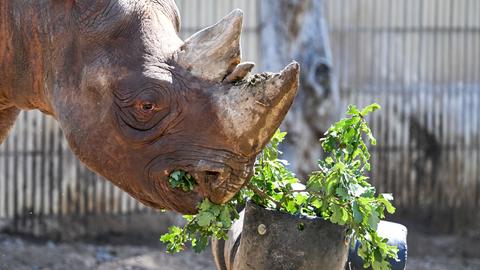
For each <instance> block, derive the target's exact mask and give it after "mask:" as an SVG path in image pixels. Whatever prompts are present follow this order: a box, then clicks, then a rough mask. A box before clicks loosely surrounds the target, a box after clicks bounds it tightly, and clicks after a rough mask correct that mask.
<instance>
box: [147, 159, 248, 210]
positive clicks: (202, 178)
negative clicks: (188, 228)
mask: <svg viewBox="0 0 480 270" xmlns="http://www.w3.org/2000/svg"><path fill="white" fill-rule="evenodd" d="M157 165H160V164H157ZM165 165H166V164H165V163H162V164H161V165H160V166H157V168H160V167H161V168H162V169H161V170H154V169H152V170H151V171H150V177H149V179H151V180H149V182H150V183H152V184H153V188H152V189H151V190H152V192H153V194H150V197H151V198H152V199H151V201H152V200H153V201H159V203H158V205H160V207H158V208H165V209H169V210H174V211H177V212H180V213H184V214H192V213H196V212H197V205H198V204H199V203H200V202H201V201H202V200H203V199H205V198H208V199H209V200H210V201H212V202H214V203H217V204H223V203H226V202H228V201H229V200H231V199H232V198H233V197H234V196H235V194H236V193H237V192H238V191H239V190H240V189H241V188H242V187H243V186H244V185H245V184H246V183H247V182H248V180H249V179H250V177H251V174H252V172H253V161H244V162H240V161H235V162H233V161H231V160H230V161H228V162H222V161H205V159H203V160H200V161H198V160H197V161H193V160H188V159H186V160H183V161H181V162H178V161H177V162H174V163H171V164H168V165H167V166H165ZM177 170H181V171H184V172H186V173H188V174H190V175H191V176H192V177H193V179H194V180H195V185H194V188H193V189H192V190H191V191H184V190H182V189H181V188H174V187H172V186H171V184H170V181H169V176H170V174H171V173H172V172H174V171H177Z"/></svg>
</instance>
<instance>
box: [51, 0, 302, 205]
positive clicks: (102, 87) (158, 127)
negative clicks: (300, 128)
mask: <svg viewBox="0 0 480 270" xmlns="http://www.w3.org/2000/svg"><path fill="white" fill-rule="evenodd" d="M80 2H81V1H80ZM90 2H92V1H90ZM103 2H108V4H105V6H103V7H102V4H101V3H103ZM130 2H131V3H130ZM138 2H142V1H99V2H96V3H95V1H93V2H92V3H91V5H89V6H88V7H82V6H81V5H78V6H76V7H75V8H76V9H78V10H81V11H82V12H78V13H77V14H79V15H78V16H77V20H78V21H79V22H81V23H80V24H79V26H78V29H79V30H78V37H77V38H75V39H74V42H73V45H69V47H68V48H66V53H65V56H66V57H65V59H66V60H65V63H64V65H63V66H62V70H61V72H63V73H66V74H67V75H64V76H63V77H62V76H60V77H61V79H59V80H58V82H56V86H55V89H54V91H53V95H52V96H53V97H52V99H53V100H54V102H53V107H54V109H55V115H56V117H57V118H58V119H59V121H60V123H61V126H62V128H63V130H64V132H65V134H66V137H67V139H68V141H69V144H70V146H71V148H72V149H73V150H74V152H75V153H76V155H77V156H78V157H79V158H80V159H81V160H82V161H83V162H84V163H85V164H86V165H87V166H88V167H89V168H91V169H92V170H94V171H96V172H97V173H99V174H100V175H102V176H104V177H105V178H107V179H108V180H110V181H111V182H113V183H114V184H115V185H117V186H119V187H120V188H122V189H123V190H125V191H127V192H128V193H129V194H131V195H132V196H133V197H135V198H136V199H138V200H140V201H141V202H143V203H144V204H146V205H148V206H151V207H154V208H163V209H171V210H176V211H179V212H182V213H193V212H195V211H196V205H197V204H198V202H199V201H200V200H201V199H202V198H205V197H208V198H209V199H211V200H212V201H213V202H216V203H224V202H226V201H228V200H229V199H231V198H232V197H233V196H234V194H235V193H236V192H237V191H238V190H239V189H240V188H241V187H242V186H244V185H245V184H246V183H247V181H248V180H249V178H250V176H251V175H252V172H253V164H254V161H255V157H256V155H258V154H259V153H260V151H261V149H262V148H263V147H264V146H265V145H266V143H267V142H268V141H269V139H270V138H271V136H272V134H273V133H274V132H275V130H276V129H277V128H278V126H279V125H280V122H281V121H282V119H283V118H284V116H285V114H286V113H287V110H288V109H289V107H290V105H291V104H292V102H293V99H294V96H295V94H296V91H297V84H298V72H299V67H298V64H296V63H292V64H290V65H289V66H287V67H286V68H285V69H284V70H283V71H281V72H280V73H276V74H273V73H263V74H257V75H253V76H247V74H248V72H249V71H250V70H251V69H252V67H253V64H251V63H241V52H240V34H241V28H242V16H243V14H242V12H241V11H240V10H235V11H233V12H232V13H230V14H229V15H228V16H226V17H225V18H224V19H222V20H221V21H220V22H218V23H217V24H215V25H214V26H212V27H209V28H207V29H204V30H202V31H200V32H198V33H196V34H194V35H193V36H192V37H190V38H189V39H187V40H186V41H182V40H181V39H180V38H179V37H178V29H179V23H178V21H179V18H178V12H177V9H176V6H175V4H174V3H173V1H159V0H157V1H145V3H142V4H139V3H138ZM57 72H60V71H57ZM175 170H183V171H186V172H188V173H189V174H191V175H192V176H193V177H194V178H195V180H196V181H197V184H198V185H197V186H196V188H195V189H194V190H193V191H191V192H184V191H182V190H180V189H174V188H171V187H170V185H169V183H168V176H169V174H170V173H171V172H173V171H175Z"/></svg>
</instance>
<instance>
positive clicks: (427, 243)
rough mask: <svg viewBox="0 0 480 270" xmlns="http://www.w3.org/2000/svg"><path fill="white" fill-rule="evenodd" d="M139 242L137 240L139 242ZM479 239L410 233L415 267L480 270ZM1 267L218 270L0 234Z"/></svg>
mask: <svg viewBox="0 0 480 270" xmlns="http://www.w3.org/2000/svg"><path fill="white" fill-rule="evenodd" d="M135 242H138V241H135ZM479 243H480V237H472V236H469V237H466V236H465V237H454V236H432V235H428V234H422V233H410V235H409V261H408V268H407V269H411V270H428V269H435V270H480V244H479ZM0 269H1V270H9V269H15V270H24V269H25V270H40V269H53V270H61V269H68V270H83V269H102V270H113V269H115V270H117V269H119V270H120V269H125V270H127V269H128V270H137V269H138V270H143V269H145V270H150V269H162V270H170V269H171V270H182V269H188V270H197V269H198V270H200V269H215V267H214V264H213V259H212V255H211V253H210V252H208V251H207V252H205V253H202V254H200V255H197V254H194V253H193V252H185V253H182V254H176V255H170V254H166V253H165V252H164V247H163V246H162V245H161V244H159V243H156V242H152V243H148V244H146V245H139V244H138V243H136V244H129V243H128V240H127V239H120V240H119V239H116V238H115V239H113V238H112V239H109V238H108V237H107V238H103V239H102V240H100V241H90V242H69V243H54V242H52V241H40V240H34V239H27V238H22V237H19V236H12V235H6V234H0Z"/></svg>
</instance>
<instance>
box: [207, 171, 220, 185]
mask: <svg viewBox="0 0 480 270" xmlns="http://www.w3.org/2000/svg"><path fill="white" fill-rule="evenodd" d="M219 178H220V173H219V172H211V171H206V172H205V184H207V185H209V184H214V183H215V182H217V180H218V179H219Z"/></svg>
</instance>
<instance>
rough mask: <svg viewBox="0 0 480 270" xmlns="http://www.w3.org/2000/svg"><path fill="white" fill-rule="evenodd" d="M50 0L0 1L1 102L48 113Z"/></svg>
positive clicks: (50, 55)
mask: <svg viewBox="0 0 480 270" xmlns="http://www.w3.org/2000/svg"><path fill="white" fill-rule="evenodd" d="M49 2H51V1H15V0H6V1H1V2H0V61H1V62H0V104H2V103H4V104H7V103H10V104H9V105H10V106H15V107H17V108H19V109H25V110H28V109H40V110H42V111H44V112H47V113H50V112H51V110H50V106H49V103H48V101H47V98H46V93H47V90H48V89H47V88H48V87H49V83H48V74H49V66H50V64H49V62H50V61H51V60H52V59H51V58H52V53H51V51H50V50H49V49H50V48H51V46H50V45H51V26H52V25H51V23H50V22H51V21H52V19H51V18H50V14H51V11H50V10H49V9H50V7H49V6H46V5H47V4H48V3H49Z"/></svg>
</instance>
